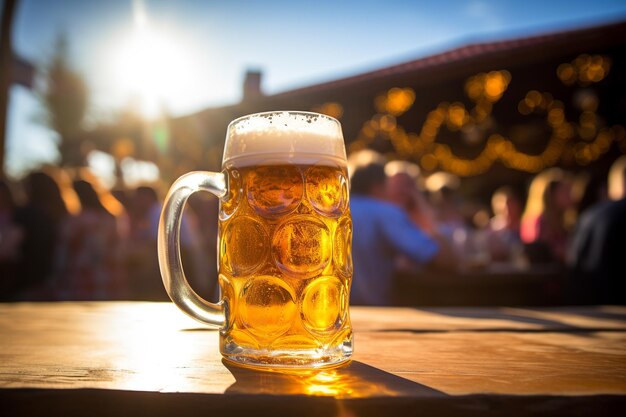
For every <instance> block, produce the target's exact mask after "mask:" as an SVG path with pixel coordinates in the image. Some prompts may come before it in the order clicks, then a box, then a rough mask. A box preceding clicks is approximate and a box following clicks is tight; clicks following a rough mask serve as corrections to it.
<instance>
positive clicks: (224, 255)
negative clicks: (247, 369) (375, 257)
mask: <svg viewBox="0 0 626 417" xmlns="http://www.w3.org/2000/svg"><path fill="white" fill-rule="evenodd" d="M226 171H227V173H228V178H229V184H230V187H229V188H230V195H228V196H227V198H226V199H224V200H222V203H221V207H220V223H219V257H218V258H219V280H220V287H221V288H222V292H223V299H224V302H225V303H227V304H228V311H229V313H228V320H227V321H228V324H227V326H226V327H225V328H224V329H223V330H222V332H221V350H222V353H224V354H225V355H226V356H227V357H228V356H229V355H230V352H232V354H233V355H234V356H239V355H242V354H243V355H250V354H252V355H254V356H256V357H255V358H252V359H254V360H255V361H266V362H269V363H275V361H274V360H273V359H274V358H273V356H275V355H276V352H277V351H280V352H283V355H282V357H281V358H280V360H279V361H278V362H279V363H282V364H290V363H293V364H298V363H300V362H303V363H306V362H307V361H310V360H311V356H312V355H313V356H315V357H317V358H316V359H317V360H320V359H322V360H324V359H325V360H330V361H331V362H333V360H332V359H333V358H332V356H333V355H337V356H342V355H343V354H344V350H346V349H351V345H352V332H351V327H350V319H349V316H348V298H349V291H350V283H351V277H352V257H351V250H350V248H351V237H352V222H351V220H350V210H349V206H348V198H349V197H348V180H347V173H346V169H345V167H344V166H338V165H336V162H335V161H334V160H333V159H330V158H328V159H327V160H324V159H320V160H318V161H317V162H316V163H315V164H309V165H299V164H284V163H283V164H280V163H276V164H272V163H269V164H267V165H265V164H264V163H263V162H261V163H260V164H259V165H255V166H241V167H238V166H237V161H236V160H234V161H231V163H230V165H229V166H228V167H227V169H226ZM246 351H248V352H249V353H245V352H246ZM319 356H328V358H321V357H319ZM239 359H242V358H239Z"/></svg>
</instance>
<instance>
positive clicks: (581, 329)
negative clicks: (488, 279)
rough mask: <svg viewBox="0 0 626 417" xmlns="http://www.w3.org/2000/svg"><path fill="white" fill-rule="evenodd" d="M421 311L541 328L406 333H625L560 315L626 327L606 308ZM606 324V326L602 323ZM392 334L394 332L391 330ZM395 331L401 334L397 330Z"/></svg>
mask: <svg viewBox="0 0 626 417" xmlns="http://www.w3.org/2000/svg"><path fill="white" fill-rule="evenodd" d="M419 310H423V311H427V312H429V313H434V314H440V315H443V316H448V317H458V318H467V319H478V320H501V321H510V322H515V323H525V324H530V325H538V326H541V327H529V328H520V327H516V326H511V327H506V326H487V327H485V328H480V327H475V328H459V329H452V330H451V329H434V330H431V329H403V330H404V331H409V332H412V333H447V332H451V331H463V332H478V333H479V332H512V333H553V332H559V333H582V334H584V333H593V332H623V331H624V329H623V328H622V327H621V326H618V327H614V326H613V325H611V324H609V326H598V325H596V326H594V325H589V324H582V323H581V324H576V325H574V324H570V323H567V322H564V321H560V320H559V318H558V316H557V314H559V313H561V314H564V315H565V316H568V317H570V318H576V317H578V318H582V319H600V320H611V321H613V322H616V323H615V324H617V323H622V324H623V323H624V322H625V321H626V315H625V314H624V313H623V312H622V311H610V310H608V309H606V308H603V307H593V308H592V307H585V308H577V307H562V308H546V309H542V308H515V307H513V308H509V307H501V308H498V309H494V308H489V309H481V308H475V309H469V308H454V307H445V308H429V307H422V308H419ZM555 313H556V314H555ZM602 324H604V323H602ZM390 331H391V330H390ZM394 331H397V329H396V330H394Z"/></svg>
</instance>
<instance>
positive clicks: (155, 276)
mask: <svg viewBox="0 0 626 417" xmlns="http://www.w3.org/2000/svg"><path fill="white" fill-rule="evenodd" d="M129 207H130V233H129V241H128V245H127V251H126V254H125V255H126V256H125V265H126V268H127V272H128V289H129V296H130V298H131V299H136V300H137V299H139V300H150V301H165V300H167V299H168V297H167V294H166V293H165V289H164V288H163V284H161V280H160V279H159V277H160V272H159V261H158V258H157V250H156V247H157V246H156V242H157V228H158V217H157V220H156V225H155V220H154V219H155V216H158V213H160V210H161V203H160V201H159V198H158V195H157V192H156V190H155V189H154V188H153V187H149V186H139V187H137V188H136V189H135V192H134V193H133V195H132V197H131V198H130V201H129Z"/></svg>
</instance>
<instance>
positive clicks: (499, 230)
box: [0, 151, 626, 305]
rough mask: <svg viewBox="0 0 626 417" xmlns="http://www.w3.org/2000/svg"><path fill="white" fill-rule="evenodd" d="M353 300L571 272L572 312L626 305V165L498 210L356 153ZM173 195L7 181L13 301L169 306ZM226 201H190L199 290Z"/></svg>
mask: <svg viewBox="0 0 626 417" xmlns="http://www.w3.org/2000/svg"><path fill="white" fill-rule="evenodd" d="M349 165H350V167H349V168H350V172H351V204H350V206H351V211H352V217H353V225H354V232H353V259H354V280H353V287H352V293H351V302H352V303H354V304H366V305H389V304H392V303H393V299H392V295H391V293H392V289H393V285H394V276H395V275H396V274H397V272H398V271H409V272H410V273H412V274H415V275H417V274H420V273H421V272H427V271H429V270H434V271H445V272H446V273H449V274H453V273H454V274H461V275H462V274H463V273H464V272H466V271H476V270H481V271H487V272H488V271H500V272H501V273H502V272H503V271H504V273H506V272H507V271H515V270H529V271H531V272H532V271H533V269H534V268H545V267H550V268H558V270H559V271H564V272H566V276H567V285H566V287H565V288H564V289H563V290H562V291H563V293H564V294H563V295H564V296H563V300H564V302H567V303H594V304H595V303H619V304H624V303H625V302H626V299H625V298H626V291H624V281H625V280H626V268H625V265H626V262H625V261H624V260H622V259H621V257H620V255H621V254H623V253H626V251H625V249H626V198H625V197H626V185H625V184H626V156H622V157H621V158H620V159H618V160H617V161H616V162H615V163H614V165H613V166H612V168H611V171H610V173H609V178H608V180H607V179H600V178H593V177H591V176H589V175H588V174H586V173H580V174H577V175H572V174H571V173H568V172H566V171H563V170H561V169H559V168H550V169H548V170H546V171H544V172H541V173H539V174H538V175H536V176H535V177H534V178H533V179H532V181H531V182H530V183H529V186H528V188H527V190H519V189H516V188H513V187H510V186H503V187H501V188H498V189H497V190H495V192H494V193H493V195H492V198H491V204H490V206H489V205H488V204H486V203H485V202H481V201H478V200H477V199H471V198H469V197H468V196H467V193H463V192H461V191H463V190H462V189H461V188H460V180H459V179H458V178H456V177H454V176H452V175H450V174H446V173H443V172H439V173H435V174H431V175H429V176H428V177H425V176H423V175H422V174H421V173H420V169H419V167H418V166H417V165H415V164H412V163H408V162H404V161H386V160H385V159H384V158H383V157H382V156H381V155H379V154H376V153H373V152H370V151H364V152H361V153H358V154H355V155H352V157H351V160H350V163H349ZM161 191H162V190H160V189H158V188H155V187H149V186H139V187H136V188H135V189H130V190H126V189H125V190H123V191H113V192H111V191H109V190H107V189H106V188H104V187H102V186H101V185H100V183H99V182H98V180H97V178H96V177H94V176H93V175H91V174H90V173H89V172H88V171H77V172H73V173H71V174H70V173H68V172H67V171H63V170H60V169H48V170H46V171H38V172H32V173H30V174H29V175H27V176H26V177H25V178H24V179H23V180H21V181H20V182H7V181H0V277H1V279H0V297H1V299H2V300H4V301H13V300H115V299H129V300H167V299H168V298H167V295H166V293H165V290H164V289H163V285H162V284H161V280H160V273H159V267H158V260H157V251H156V240H157V230H158V222H159V217H160V212H161V207H162V197H163V195H162V192H161ZM217 217H218V202H217V200H216V199H214V198H211V197H209V196H207V195H205V194H204V193H198V194H195V195H193V196H192V198H190V200H189V205H188V206H187V208H186V209H185V213H184V216H183V221H182V226H181V256H182V258H183V263H184V264H185V270H186V273H187V278H188V279H189V281H190V282H191V284H192V286H193V287H194V289H195V290H196V291H197V292H198V293H200V295H202V296H203V297H205V298H207V299H209V300H216V299H217V298H218V296H219V293H218V291H219V290H218V288H217V284H216V281H217V279H216V268H215V265H216V237H217Z"/></svg>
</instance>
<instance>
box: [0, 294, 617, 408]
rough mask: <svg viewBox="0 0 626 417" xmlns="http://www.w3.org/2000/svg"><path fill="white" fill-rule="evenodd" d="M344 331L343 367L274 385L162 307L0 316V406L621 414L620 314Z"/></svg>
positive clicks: (399, 321) (379, 323)
mask: <svg viewBox="0 0 626 417" xmlns="http://www.w3.org/2000/svg"><path fill="white" fill-rule="evenodd" d="M351 317H352V321H353V325H354V329H355V355H354V360H353V361H352V362H351V363H350V364H349V365H348V366H345V367H342V368H337V369H333V370H326V371H322V372H310V373H304V372H301V373H291V374H285V373H276V372H258V371H253V370H247V369H242V368H238V367H235V366H232V365H229V364H228V363H225V362H223V361H222V359H221V356H220V354H219V352H218V333H217V331H216V330H215V329H210V328H208V327H205V326H203V325H201V324H199V323H197V322H195V321H193V320H192V319H190V318H187V317H186V316H185V315H183V314H182V313H181V312H180V311H178V310H177V309H176V308H175V307H174V306H173V305H172V304H170V303H125V302H106V303H16V304H4V305H0V400H1V403H0V404H4V406H6V407H8V408H5V410H9V409H12V410H13V412H11V413H10V415H19V414H23V413H26V414H38V413H39V412H40V411H41V412H44V411H48V412H47V414H48V415H55V414H59V415H60V414H63V415H66V416H67V415H80V414H81V411H85V409H91V410H92V411H93V412H94V413H95V414H93V415H116V414H117V415H119V413H121V412H123V411H124V410H125V409H124V407H126V406H128V407H131V408H132V404H133V399H135V400H136V401H137V403H136V404H140V403H141V404H143V403H144V402H146V403H147V404H150V407H149V408H150V410H151V411H150V413H151V414H154V415H165V414H164V413H165V411H164V410H170V407H173V408H176V407H179V408H181V409H189V410H191V408H189V407H188V404H187V402H191V403H198V404H199V406H200V405H202V406H203V407H204V406H205V405H206V406H208V405H209V404H211V407H218V409H219V408H220V407H226V405H228V404H230V405H229V407H232V408H235V409H237V410H239V411H240V412H243V413H245V412H246V410H248V411H251V410H256V411H259V410H258V407H257V406H260V405H261V404H274V406H275V407H277V408H281V409H283V410H287V409H289V407H290V406H291V405H293V406H294V407H296V408H298V407H299V406H302V405H305V404H308V406H307V407H305V409H301V410H300V413H304V414H303V415H308V414H307V413H311V414H314V412H315V413H318V412H324V413H325V412H326V411H328V412H332V413H333V414H346V413H347V414H346V415H349V414H350V413H352V414H357V415H360V414H364V415H368V414H371V413H373V412H374V411H376V410H378V412H379V413H378V414H371V415H384V414H389V415H392V414H393V413H398V412H401V413H403V414H405V413H404V412H403V410H404V411H410V412H413V411H417V410H430V412H429V414H435V415H437V414H440V413H444V414H442V415H447V414H455V413H459V415H471V414H472V413H474V412H476V413H478V411H479V410H482V411H481V413H485V412H488V413H490V414H493V415H500V414H498V413H502V415H526V414H536V413H539V414H540V415H541V414H542V413H544V415H550V414H552V413H555V412H558V413H563V412H565V411H566V410H569V411H567V413H568V414H571V415H586V414H587V412H588V413H589V414H593V413H594V412H597V411H598V410H600V409H605V410H607V411H610V410H612V409H617V408H618V407H622V408H623V406H624V405H626V308H624V307H594V308H589V307H580V308H555V309H534V308H533V309H525V308H481V309H476V308H474V309H472V308H429V309H412V308H352V310H351ZM150 393H152V394H150ZM157 393H160V395H157ZM166 394H167V395H166ZM155 395H156V396H155ZM116 398H119V401H117V400H116ZM63 401H68V402H70V403H73V404H74V405H75V407H74V408H71V407H70V409H68V406H63ZM46 404H48V405H49V406H50V407H51V408H50V407H48V408H46V407H47V406H46ZM53 404H57V407H56V408H55V407H52V405H53ZM81 404H82V405H81ZM96 404H104V406H103V407H100V408H98V407H97V406H96ZM124 404H125V405H124ZM158 404H161V405H158ZM185 404H186V405H185ZM255 404H256V405H255ZM368 404H369V406H368ZM594 405H595V407H594ZM4 406H3V407H4ZM83 407H84V408H83ZM94 407H96V408H98V410H93V408H94ZM246 407H247V408H246ZM338 407H339V408H338ZM423 407H426V408H423ZM429 407H431V408H429ZM270 408H271V407H270ZM53 409H58V413H55V412H51V411H50V410H53ZM226 409H228V407H226ZM72 410H73V411H72ZM126 410H127V409H126ZM324 410H326V411H324ZM472 410H474V411H472ZM444 411H445V412H444ZM74 412H75V414H72V413H74ZM99 413H100V414H99ZM381 413H382V414H381ZM2 414H4V413H2ZM177 414H178V413H177ZM257 414H258V413H257ZM420 414H421V413H420ZM6 415H9V414H6ZM181 415H184V412H183V414H181Z"/></svg>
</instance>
